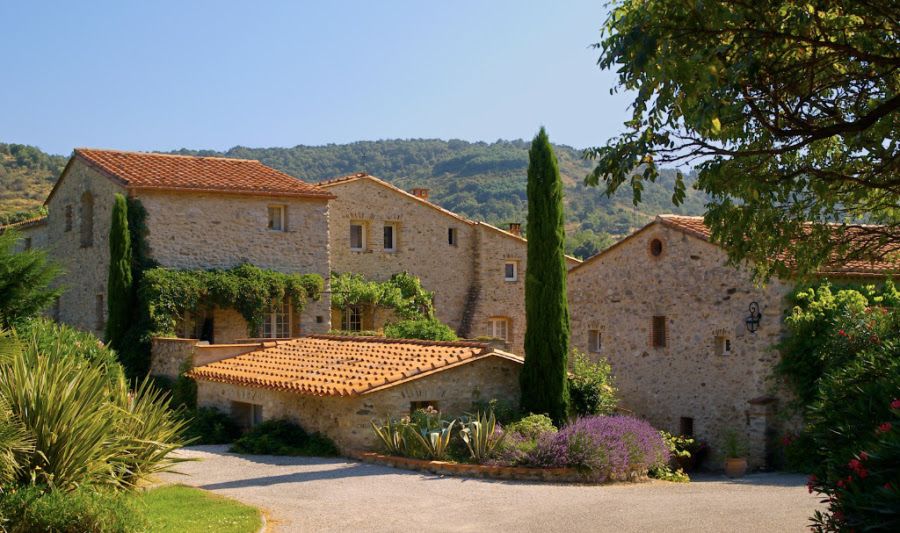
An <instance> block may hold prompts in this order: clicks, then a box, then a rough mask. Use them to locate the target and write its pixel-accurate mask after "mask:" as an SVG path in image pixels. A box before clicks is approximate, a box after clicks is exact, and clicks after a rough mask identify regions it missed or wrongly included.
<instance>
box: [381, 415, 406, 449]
mask: <svg viewBox="0 0 900 533" xmlns="http://www.w3.org/2000/svg"><path fill="white" fill-rule="evenodd" d="M372 429H373V430H374V431H375V435H376V436H377V437H378V440H379V441H381V445H382V446H383V447H384V450H385V451H386V452H387V453H388V454H390V455H398V456H405V455H408V454H409V442H408V440H407V439H408V436H409V434H410V432H409V421H408V420H407V419H397V418H391V417H388V418H387V419H386V420H385V421H384V424H377V423H375V421H374V420H373V421H372Z"/></svg>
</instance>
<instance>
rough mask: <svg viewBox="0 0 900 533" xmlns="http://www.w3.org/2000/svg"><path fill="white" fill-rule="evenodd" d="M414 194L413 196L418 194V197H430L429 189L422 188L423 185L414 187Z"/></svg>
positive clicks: (424, 198) (425, 198)
mask: <svg viewBox="0 0 900 533" xmlns="http://www.w3.org/2000/svg"><path fill="white" fill-rule="evenodd" d="M412 194H413V196H416V197H418V198H421V199H423V200H427V199H428V189H425V188H422V187H416V188H414V189H413V190H412Z"/></svg>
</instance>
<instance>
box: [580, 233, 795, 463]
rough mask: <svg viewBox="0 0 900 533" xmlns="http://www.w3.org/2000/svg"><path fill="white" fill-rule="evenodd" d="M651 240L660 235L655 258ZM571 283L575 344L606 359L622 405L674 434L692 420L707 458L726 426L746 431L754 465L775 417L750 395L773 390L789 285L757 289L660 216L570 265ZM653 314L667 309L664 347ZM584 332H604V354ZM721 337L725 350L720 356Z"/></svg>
mask: <svg viewBox="0 0 900 533" xmlns="http://www.w3.org/2000/svg"><path fill="white" fill-rule="evenodd" d="M653 239H659V240H660V241H662V243H663V252H662V254H661V255H659V256H658V257H655V256H653V255H652V254H651V253H650V242H651V241H652V240H653ZM568 290H569V307H570V315H571V324H572V342H573V346H575V347H577V348H579V349H580V350H582V351H584V352H585V353H588V354H589V355H591V356H592V357H595V358H596V357H600V356H602V357H605V358H607V359H608V360H609V362H610V364H611V365H612V369H613V372H614V374H615V377H616V383H617V385H618V387H619V391H620V396H621V398H622V407H624V408H625V409H628V410H631V411H634V412H635V413H636V414H637V415H639V416H642V417H645V418H647V419H648V420H649V421H650V422H651V423H652V424H654V425H655V426H657V427H659V428H661V429H665V430H668V431H672V432H676V433H678V432H680V431H681V429H682V428H681V425H682V423H681V419H682V417H686V418H692V419H693V428H694V433H695V435H697V436H698V437H700V438H703V439H708V440H709V441H710V443H711V446H712V448H713V451H714V455H713V462H712V463H711V465H712V466H719V464H718V461H719V460H720V458H721V456H720V455H719V454H720V453H721V451H722V445H723V437H724V435H725V433H726V432H727V431H729V430H734V431H737V432H738V434H739V436H741V437H742V438H744V439H746V441H747V443H748V444H749V446H750V459H751V464H752V465H754V466H760V465H761V464H762V463H763V460H764V458H765V456H766V436H765V433H766V431H767V430H769V431H771V430H773V429H774V426H776V425H777V420H775V419H776V418H777V417H776V416H774V412H773V408H772V407H771V406H767V407H765V408H761V407H759V405H758V404H751V403H748V402H749V401H750V400H759V399H760V398H761V397H765V396H767V395H770V394H772V392H773V390H774V386H773V384H772V383H770V382H769V379H768V378H769V377H770V375H771V372H772V369H773V366H774V365H775V363H776V362H777V360H778V353H777V352H776V350H774V349H773V346H774V345H775V344H776V343H777V342H778V341H779V339H780V337H781V333H782V322H781V320H782V316H783V312H784V309H785V299H784V297H785V295H786V294H787V292H788V291H789V287H788V285H786V284H784V283H782V282H780V281H777V280H775V281H772V282H770V284H769V285H768V286H767V287H765V288H758V287H755V286H754V284H753V282H752V280H751V274H750V273H749V272H747V271H742V270H738V269H736V268H734V267H732V266H729V265H727V264H726V256H725V253H724V251H723V250H721V249H720V248H719V247H718V246H715V245H713V244H710V243H708V242H706V241H704V240H701V239H698V238H696V237H692V236H688V235H686V234H684V233H682V232H680V231H677V230H673V229H670V228H667V227H665V226H663V225H662V224H660V223H658V222H657V223H655V224H651V225H650V226H648V227H647V228H646V229H644V230H642V231H639V232H638V233H636V234H634V235H633V236H631V237H629V238H627V239H626V240H624V241H622V242H620V243H619V244H617V245H615V246H614V247H612V248H610V249H608V250H607V251H606V252H604V253H603V254H601V255H600V256H598V257H597V258H596V259H593V260H591V261H589V262H587V263H586V264H585V265H584V266H582V267H579V268H576V269H574V270H572V271H571V272H570V273H569V278H568ZM751 302H758V303H759V306H760V308H761V311H762V315H763V317H762V322H761V323H760V329H759V331H757V332H756V333H750V332H748V331H747V328H746V326H745V318H746V317H747V315H748V313H749V311H748V306H749V305H750V303H751ZM654 316H663V317H665V321H666V330H667V345H666V347H664V348H654V347H652V345H651V329H652V326H651V323H652V320H653V317H654ZM590 330H598V331H599V332H600V334H601V339H602V348H601V352H600V353H592V352H591V351H590V350H589V346H588V341H589V331H590ZM717 337H718V338H719V339H718V340H717ZM724 340H728V341H729V343H730V345H731V351H730V353H728V354H726V355H721V354H720V353H718V349H719V348H721V346H722V344H723V341H724Z"/></svg>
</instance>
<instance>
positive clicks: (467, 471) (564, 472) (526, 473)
mask: <svg viewBox="0 0 900 533" xmlns="http://www.w3.org/2000/svg"><path fill="white" fill-rule="evenodd" d="M347 456H348V457H350V458H352V459H356V460H358V461H362V462H364V463H369V464H378V465H382V466H390V467H393V468H402V469H406V470H417V471H419V472H428V473H431V474H437V475H443V476H457V477H470V478H483V479H505V480H511V481H543V482H549V483H580V484H584V485H602V484H607V483H610V481H609V480H603V481H592V480H590V479H586V478H585V476H584V475H582V474H581V473H580V472H579V471H578V470H576V469H574V468H532V467H526V466H496V465H474V464H467V463H451V462H448V461H429V460H427V459H413V458H410V457H397V456H394V455H382V454H380V453H376V452H366V451H360V450H351V451H349V452H348V453H347ZM647 479H648V478H646V476H642V477H640V478H637V479H636V480H635V481H646V480H647Z"/></svg>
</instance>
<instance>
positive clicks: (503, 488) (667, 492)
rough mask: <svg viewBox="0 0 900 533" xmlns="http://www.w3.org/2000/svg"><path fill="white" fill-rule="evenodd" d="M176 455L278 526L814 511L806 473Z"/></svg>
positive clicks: (786, 523)
mask: <svg viewBox="0 0 900 533" xmlns="http://www.w3.org/2000/svg"><path fill="white" fill-rule="evenodd" d="M225 450H226V447H225V446H195V447H191V448H187V449H185V450H182V451H181V452H179V453H180V454H181V456H183V457H190V458H195V459H199V461H196V462H189V463H183V464H182V465H180V466H179V471H180V472H182V473H184V474H186V475H176V474H165V475H164V476H162V481H163V482H173V483H183V484H186V485H193V486H196V487H200V488H203V489H207V490H211V491H214V492H217V493H220V494H222V495H225V496H230V497H232V498H235V499H237V500H240V501H243V502H246V503H248V504H251V505H255V506H257V507H259V508H261V509H263V510H265V511H266V513H267V516H268V518H269V525H270V531H401V530H404V531H421V530H431V531H567V532H573V531H615V532H617V533H621V532H626V531H715V532H725V531H802V530H808V527H806V524H807V517H808V516H809V515H810V514H812V511H813V509H815V508H816V506H817V498H816V497H814V496H812V495H810V494H808V493H807V490H806V487H805V485H804V478H803V477H802V476H797V475H787V474H754V475H750V476H747V477H746V478H744V479H741V480H737V481H732V480H728V479H727V478H725V477H723V476H712V475H709V476H706V477H698V478H696V479H695V480H694V481H693V482H692V483H664V482H651V483H638V484H614V485H607V486H574V485H547V484H540V483H525V482H509V481H485V480H473V479H463V478H453V477H440V476H433V475H424V474H419V473H414V472H407V471H404V470H397V469H393V468H387V467H381V466H375V465H368V464H363V463H357V462H353V461H349V460H346V459H321V458H305V457H270V456H239V455H233V454H229V453H226V451H225Z"/></svg>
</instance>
